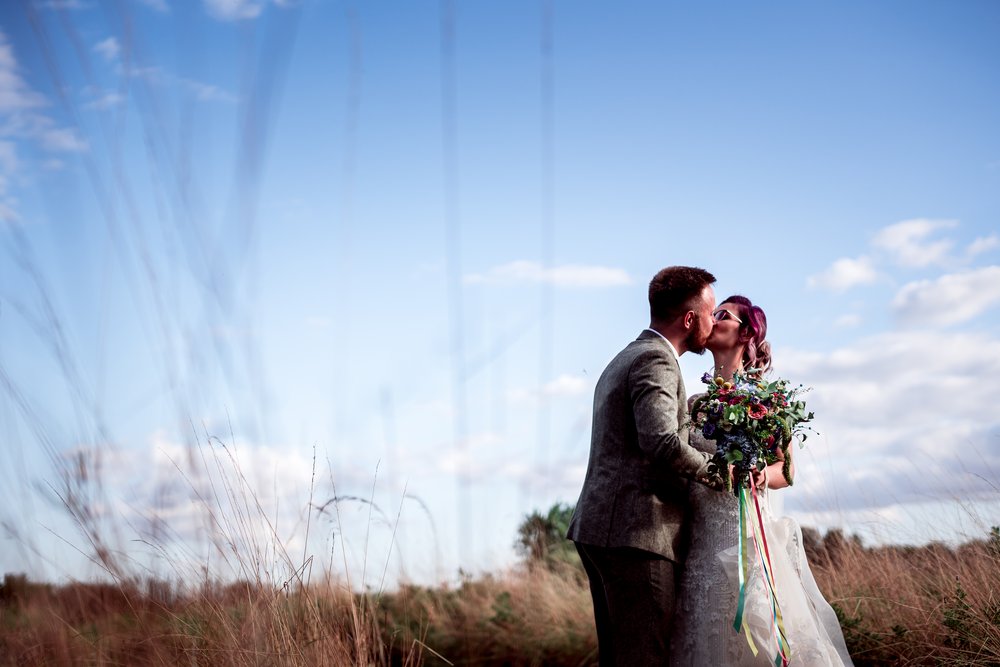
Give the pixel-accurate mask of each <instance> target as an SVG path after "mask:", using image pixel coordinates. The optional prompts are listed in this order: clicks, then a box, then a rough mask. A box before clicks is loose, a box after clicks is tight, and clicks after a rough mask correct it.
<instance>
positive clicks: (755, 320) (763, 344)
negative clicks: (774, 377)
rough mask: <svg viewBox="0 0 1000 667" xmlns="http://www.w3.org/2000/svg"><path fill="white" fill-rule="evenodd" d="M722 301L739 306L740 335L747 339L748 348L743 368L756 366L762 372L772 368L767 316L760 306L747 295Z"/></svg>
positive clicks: (744, 351)
mask: <svg viewBox="0 0 1000 667" xmlns="http://www.w3.org/2000/svg"><path fill="white" fill-rule="evenodd" d="M722 303H732V304H735V305H736V306H737V307H738V310H739V313H738V315H739V316H740V319H741V320H743V324H741V325H740V336H741V337H742V338H744V339H746V341H747V346H746V349H744V350H743V368H746V369H748V370H749V369H751V368H755V369H757V370H759V371H760V372H761V373H765V372H767V371H769V370H770V369H771V344H770V343H769V342H767V341H766V340H765V338H766V337H767V316H766V315H765V314H764V310H763V309H762V308H761V307H760V306H755V305H753V302H751V301H750V299H748V298H746V297H745V296H741V295H739V294H734V295H733V296H731V297H729V298H727V299H723V300H722Z"/></svg>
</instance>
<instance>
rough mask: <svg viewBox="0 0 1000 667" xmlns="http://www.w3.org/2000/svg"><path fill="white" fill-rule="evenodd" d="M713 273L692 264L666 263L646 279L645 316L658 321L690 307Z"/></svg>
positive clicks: (711, 281) (709, 282) (670, 318)
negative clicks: (668, 264)
mask: <svg viewBox="0 0 1000 667" xmlns="http://www.w3.org/2000/svg"><path fill="white" fill-rule="evenodd" d="M714 282H715V276H713V275H712V274H711V273H709V272H708V271H706V270H705V269H699V268H697V267H694V266H668V267H667V268H665V269H661V270H660V271H659V272H658V273H657V274H656V275H655V276H653V279H652V280H650V281H649V316H650V318H651V319H652V320H654V321H658V322H670V321H672V320H674V319H676V318H678V317H680V316H681V315H683V314H684V313H686V312H687V311H689V310H691V309H692V307H693V306H694V303H693V301H694V300H695V299H696V298H698V296H699V295H700V294H701V292H702V290H704V289H705V286H706V285H711V284H712V283H714Z"/></svg>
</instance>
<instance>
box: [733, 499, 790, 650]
mask: <svg viewBox="0 0 1000 667" xmlns="http://www.w3.org/2000/svg"><path fill="white" fill-rule="evenodd" d="M751 493H752V496H753V505H754V510H755V512H754V514H755V515H756V519H757V521H756V523H755V525H754V526H753V533H752V539H753V543H754V547H755V550H756V552H757V559H758V562H759V564H760V572H761V577H762V578H763V580H764V590H766V591H767V593H768V597H769V598H770V603H771V631H772V634H773V636H774V640H775V647H776V649H777V654H776V655H775V657H774V664H775V667H787V665H788V656H789V655H790V653H791V650H790V649H789V646H788V640H787V638H786V637H785V623H784V620H783V619H782V617H781V609H780V607H779V606H778V597H777V594H776V593H775V590H774V576H773V574H772V566H771V554H770V551H769V550H768V545H767V536H766V534H765V533H764V517H763V515H762V514H761V511H760V502H759V500H758V498H757V489H755V488H751ZM739 498H740V538H739V552H740V556H739V558H740V565H739V582H740V593H739V599H738V600H737V603H736V618H735V619H734V620H733V629H734V630H736V631H737V632H739V631H740V629H741V628H742V630H743V634H744V635H745V636H746V638H747V644H749V645H750V650H751V651H752V652H753V654H754V656H756V655H757V646H756V645H755V644H754V641H753V637H752V636H751V634H750V628H749V626H748V625H747V621H746V619H745V618H744V617H743V613H744V611H745V608H746V587H747V577H748V574H749V569H750V553H749V540H748V539H747V518H748V517H747V515H748V514H749V513H750V508H749V507H748V505H749V502H748V500H747V491H746V487H744V486H741V487H740V495H739Z"/></svg>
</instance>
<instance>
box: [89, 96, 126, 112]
mask: <svg viewBox="0 0 1000 667" xmlns="http://www.w3.org/2000/svg"><path fill="white" fill-rule="evenodd" d="M124 102H125V96H124V95H122V94H121V93H116V92H108V93H104V94H102V95H101V96H100V97H97V98H95V99H93V100H91V101H90V102H87V103H85V104H84V105H83V108H84V109H97V110H104V109H113V108H115V107H118V106H121V105H122V104H123V103H124Z"/></svg>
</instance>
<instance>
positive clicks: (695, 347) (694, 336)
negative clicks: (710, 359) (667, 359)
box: [684, 329, 712, 354]
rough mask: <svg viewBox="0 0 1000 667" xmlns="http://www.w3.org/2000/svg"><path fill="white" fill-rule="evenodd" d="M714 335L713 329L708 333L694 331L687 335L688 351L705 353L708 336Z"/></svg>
mask: <svg viewBox="0 0 1000 667" xmlns="http://www.w3.org/2000/svg"><path fill="white" fill-rule="evenodd" d="M711 335H712V330H711V329H709V330H708V333H704V332H702V331H694V330H692V331H691V333H689V334H688V335H687V339H685V341H684V342H685V343H686V344H687V350H688V352H694V353H695V354H705V349H706V347H705V346H706V345H707V344H708V337H709V336H711Z"/></svg>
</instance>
